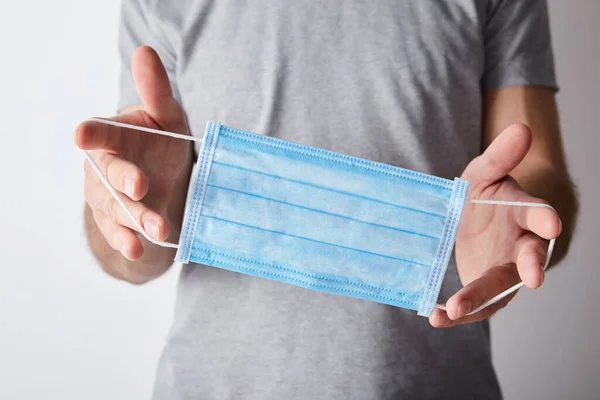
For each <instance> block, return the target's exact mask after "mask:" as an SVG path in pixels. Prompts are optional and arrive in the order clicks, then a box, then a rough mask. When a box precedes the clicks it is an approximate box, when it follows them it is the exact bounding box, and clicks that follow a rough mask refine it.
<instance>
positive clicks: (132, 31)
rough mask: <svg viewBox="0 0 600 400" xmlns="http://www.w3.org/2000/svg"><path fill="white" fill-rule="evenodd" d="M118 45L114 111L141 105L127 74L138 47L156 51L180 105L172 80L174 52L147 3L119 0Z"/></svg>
mask: <svg viewBox="0 0 600 400" xmlns="http://www.w3.org/2000/svg"><path fill="white" fill-rule="evenodd" d="M118 44H119V59H120V75H119V96H118V102H117V111H120V110H121V109H123V108H124V107H126V106H129V105H135V104H141V103H142V101H141V99H140V97H139V95H138V93H137V90H136V88H135V84H134V82H133V76H132V74H131V56H132V55H133V51H134V50H135V49H136V48H137V47H139V46H142V45H148V46H150V47H152V48H153V49H154V50H156V52H157V53H158V55H159V57H160V59H161V61H162V62H163V64H164V66H165V69H166V70H167V74H168V75H169V80H170V82H171V87H172V88H173V94H174V96H175V98H176V99H177V100H178V101H180V103H181V99H180V96H179V91H178V90H177V85H176V81H175V72H176V65H177V64H176V57H175V51H174V50H173V46H172V45H171V44H170V43H169V40H168V36H167V35H166V34H165V32H164V31H163V30H162V26H161V23H160V21H159V20H158V18H157V16H156V13H154V11H153V10H152V8H151V6H149V4H148V1H145V0H122V1H121V14H120V20H119V43H118Z"/></svg>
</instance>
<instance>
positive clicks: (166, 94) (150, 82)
mask: <svg viewBox="0 0 600 400" xmlns="http://www.w3.org/2000/svg"><path fill="white" fill-rule="evenodd" d="M131 69H132V73H133V80H134V81H135V86H136V88H137V91H138V94H139V95H140V98H141V99H142V103H144V108H145V110H146V112H147V113H148V114H149V115H150V116H151V117H152V118H153V119H154V120H155V121H156V122H157V123H158V124H159V125H161V126H170V125H171V124H173V123H180V121H182V120H183V118H182V116H183V110H182V109H181V107H180V106H179V103H177V101H176V100H175V98H174V97H173V90H172V89H171V83H170V82H169V76H168V75H167V71H166V70H165V67H164V65H163V63H162V61H161V60H160V57H159V55H158V54H157V53H156V51H155V50H154V49H152V48H151V47H149V46H140V47H138V48H137V49H136V50H135V52H134V53H133V56H132V59H131Z"/></svg>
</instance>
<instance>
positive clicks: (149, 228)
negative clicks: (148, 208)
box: [144, 219, 158, 240]
mask: <svg viewBox="0 0 600 400" xmlns="http://www.w3.org/2000/svg"><path fill="white" fill-rule="evenodd" d="M144 230H145V231H146V233H147V234H148V235H150V237H151V238H153V239H156V240H158V224H157V223H156V221H154V220H153V219H149V220H147V221H145V222H144Z"/></svg>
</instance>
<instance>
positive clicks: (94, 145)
mask: <svg viewBox="0 0 600 400" xmlns="http://www.w3.org/2000/svg"><path fill="white" fill-rule="evenodd" d="M108 119H109V120H111V121H116V122H123V123H128V122H131V121H130V118H129V116H128V115H127V114H121V115H117V116H114V117H112V118H108ZM128 131H129V132H128ZM131 132H135V130H132V129H127V128H122V127H119V126H114V125H107V124H103V123H101V122H98V121H94V120H87V121H83V122H82V123H80V124H79V125H78V126H77V128H75V135H74V141H75V144H76V145H77V147H79V148H80V149H82V150H106V151H110V152H113V153H118V152H119V150H120V149H121V147H122V143H123V137H124V136H123V135H127V134H130V133H131Z"/></svg>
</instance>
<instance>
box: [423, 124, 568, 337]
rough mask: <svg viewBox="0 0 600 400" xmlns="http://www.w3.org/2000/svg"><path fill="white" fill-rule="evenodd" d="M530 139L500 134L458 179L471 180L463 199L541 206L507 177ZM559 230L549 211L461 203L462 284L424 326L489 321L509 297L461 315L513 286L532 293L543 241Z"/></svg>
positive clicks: (516, 131)
mask: <svg viewBox="0 0 600 400" xmlns="http://www.w3.org/2000/svg"><path fill="white" fill-rule="evenodd" d="M531 142H532V135H531V132H530V130H529V128H527V126H525V125H522V124H515V125H511V126H509V127H508V128H507V129H505V130H504V131H503V132H502V133H501V134H500V135H499V136H498V137H497V138H496V139H495V140H494V142H493V143H492V144H491V145H490V146H489V147H488V148H487V150H486V151H485V152H484V153H483V154H482V155H481V156H479V157H477V158H475V159H474V160H473V161H472V162H471V163H470V164H469V165H468V166H467V168H466V169H465V171H464V173H463V175H462V177H463V178H464V179H467V180H469V181H471V187H470V189H469V193H468V195H467V198H469V199H482V200H510V201H520V202H533V203H545V201H543V200H541V199H538V198H535V197H532V196H530V195H528V194H527V193H526V192H525V191H524V190H523V189H522V188H521V187H520V186H519V184H518V183H517V181H516V180H514V179H513V178H512V177H510V176H509V175H508V174H509V173H510V172H511V171H512V170H513V169H514V168H515V167H516V166H517V165H518V164H519V163H520V162H521V161H522V160H523V159H524V158H525V156H526V155H527V152H528V151H529V148H530V147H531ZM560 231H561V222H560V219H559V217H558V215H557V214H556V212H554V211H553V210H552V209H550V208H538V207H511V206H504V205H487V204H468V203H467V204H466V205H465V208H464V211H463V217H462V219H461V224H460V226H459V229H458V233H457V239H456V262H457V267H458V273H459V276H460V279H461V281H462V283H463V285H464V288H462V289H461V290H460V291H458V292H457V293H456V294H454V295H453V296H452V297H451V298H450V299H449V300H448V301H447V303H446V308H447V311H443V310H440V309H435V310H434V312H433V314H432V315H431V317H430V323H431V324H432V325H433V326H435V327H449V326H453V325H457V324H462V323H468V322H473V321H478V320H482V319H485V318H488V317H490V316H491V315H492V314H493V313H495V312H496V311H498V310H499V309H501V308H502V307H504V306H506V304H507V303H508V302H509V301H510V300H511V299H512V298H513V297H514V294H512V295H509V296H507V297H506V298H504V299H502V300H500V301H499V302H497V303H495V304H493V305H491V306H489V307H487V308H485V309H483V310H481V311H479V312H478V313H476V314H473V315H469V316H467V315H466V314H468V313H469V312H470V311H471V310H474V309H476V308H477V307H479V306H480V305H481V304H483V303H484V302H485V301H487V300H489V299H491V298H492V297H494V296H496V295H497V294H499V293H501V292H502V291H504V290H506V289H508V288H509V287H511V286H513V285H515V284H517V283H518V282H519V281H520V280H522V281H523V283H524V284H525V286H527V287H529V288H532V289H535V288H538V287H540V286H541V284H542V282H543V281H544V271H543V266H544V262H545V259H546V252H547V248H548V244H547V242H546V241H545V240H544V239H546V240H549V239H553V238H556V237H557V236H558V235H559V234H560Z"/></svg>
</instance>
